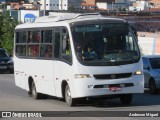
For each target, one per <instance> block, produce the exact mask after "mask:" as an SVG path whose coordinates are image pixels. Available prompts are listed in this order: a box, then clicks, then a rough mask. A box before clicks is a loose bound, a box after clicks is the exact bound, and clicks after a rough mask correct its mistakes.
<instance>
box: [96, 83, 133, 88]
mask: <svg viewBox="0 0 160 120" xmlns="http://www.w3.org/2000/svg"><path fill="white" fill-rule="evenodd" d="M122 84H123V87H132V86H134V84H133V83H122ZM106 86H107V88H109V87H121V84H106V85H95V86H94V87H93V88H106Z"/></svg>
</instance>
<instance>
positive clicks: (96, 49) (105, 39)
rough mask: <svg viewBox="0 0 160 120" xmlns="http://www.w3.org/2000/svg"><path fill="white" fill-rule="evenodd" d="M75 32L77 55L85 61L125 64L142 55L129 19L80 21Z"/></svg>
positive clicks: (81, 60)
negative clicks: (99, 22)
mask: <svg viewBox="0 0 160 120" xmlns="http://www.w3.org/2000/svg"><path fill="white" fill-rule="evenodd" d="M72 35H73V42H74V47H75V53H76V56H77V58H78V60H79V61H80V62H81V63H83V64H85V65H122V64H130V63H135V62H138V61H139V59H140V52H139V48H138V45H137V39H136V37H135V35H134V31H133V30H132V28H131V27H130V26H129V25H128V24H126V23H101V24H97V23H96V24H78V25H75V26H73V27H72Z"/></svg>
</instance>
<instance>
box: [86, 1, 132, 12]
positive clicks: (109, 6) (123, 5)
mask: <svg viewBox="0 0 160 120" xmlns="http://www.w3.org/2000/svg"><path fill="white" fill-rule="evenodd" d="M85 4H86V6H87V5H90V6H91V5H92V6H97V7H98V8H99V9H100V10H123V9H128V6H129V5H128V0H85Z"/></svg>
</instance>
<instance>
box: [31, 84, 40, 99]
mask: <svg viewBox="0 0 160 120" xmlns="http://www.w3.org/2000/svg"><path fill="white" fill-rule="evenodd" d="M31 94H32V97H33V98H34V99H40V98H41V94H40V93H37V90H36V85H35V83H34V82H32V88H31Z"/></svg>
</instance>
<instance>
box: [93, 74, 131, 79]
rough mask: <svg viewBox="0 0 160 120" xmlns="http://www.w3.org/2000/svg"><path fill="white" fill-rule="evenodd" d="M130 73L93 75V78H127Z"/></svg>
mask: <svg viewBox="0 0 160 120" xmlns="http://www.w3.org/2000/svg"><path fill="white" fill-rule="evenodd" d="M131 75H132V73H119V74H101V75H93V76H94V77H95V79H120V78H129V77H131Z"/></svg>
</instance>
